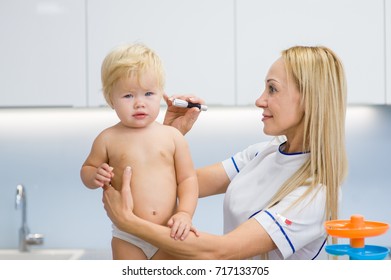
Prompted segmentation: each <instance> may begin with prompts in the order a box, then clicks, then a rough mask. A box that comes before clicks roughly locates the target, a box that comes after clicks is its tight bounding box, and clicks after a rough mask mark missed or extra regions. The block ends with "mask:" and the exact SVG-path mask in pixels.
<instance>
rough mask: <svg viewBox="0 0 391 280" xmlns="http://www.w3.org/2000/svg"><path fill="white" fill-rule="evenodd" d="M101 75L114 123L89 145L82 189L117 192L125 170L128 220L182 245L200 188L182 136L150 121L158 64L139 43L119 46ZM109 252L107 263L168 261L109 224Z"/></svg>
mask: <svg viewBox="0 0 391 280" xmlns="http://www.w3.org/2000/svg"><path fill="white" fill-rule="evenodd" d="M101 72H102V73H101V74H102V85H103V94H104V97H105V99H106V101H107V103H108V105H109V106H110V107H111V108H113V109H114V110H115V112H116V114H117V116H118V118H119V122H118V123H117V124H115V125H114V126H112V127H109V128H107V129H105V130H103V131H102V132H101V133H100V134H99V135H98V136H97V138H96V139H95V141H94V143H93V145H92V148H91V152H90V154H89V155H88V157H87V159H86V161H85V162H84V164H83V166H82V168H81V172H80V174H81V179H82V181H83V183H84V184H85V185H86V186H87V187H88V188H90V189H96V188H99V187H102V186H104V185H106V184H111V185H112V186H113V187H114V188H115V189H117V190H119V189H120V188H121V177H122V176H121V175H122V174H123V171H124V168H125V167H126V166H131V168H132V183H131V191H132V195H133V200H134V213H135V214H136V215H138V216H139V217H141V218H143V219H146V220H149V221H151V222H154V223H157V224H160V225H170V226H171V236H172V237H173V238H178V239H179V238H180V239H184V238H186V236H187V235H188V233H189V231H190V230H191V228H192V216H193V214H194V211H195V208H196V205H197V199H198V182H197V176H196V172H195V169H194V166H193V162H192V159H191V155H190V151H189V147H188V144H187V142H186V140H185V138H184V137H183V135H182V134H181V133H180V132H179V131H178V130H177V129H175V128H173V127H170V126H165V125H162V124H160V123H158V122H156V118H157V116H158V115H159V112H160V102H161V100H162V97H163V94H164V82H165V77H164V70H163V66H162V62H161V60H160V58H159V57H158V55H157V54H156V53H155V52H153V51H152V50H151V49H149V48H148V47H146V46H144V45H142V44H132V45H124V46H120V47H117V48H115V49H114V50H112V51H111V52H110V53H109V54H108V55H107V56H106V58H105V59H104V61H103V64H102V69H101ZM114 173H115V174H117V175H116V176H114ZM111 246H112V253H113V259H151V258H152V257H153V259H170V258H171V256H170V255H168V254H166V253H164V252H162V251H160V250H158V248H156V247H154V246H152V245H151V244H149V243H147V242H145V241H143V240H141V239H139V238H137V237H136V236H132V235H130V234H128V233H125V232H122V231H120V230H119V229H118V228H116V227H115V226H114V225H113V239H112V242H111Z"/></svg>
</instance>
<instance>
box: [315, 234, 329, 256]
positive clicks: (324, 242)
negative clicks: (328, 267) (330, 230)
mask: <svg viewBox="0 0 391 280" xmlns="http://www.w3.org/2000/svg"><path fill="white" fill-rule="evenodd" d="M326 241H327V237H326V238H325V240H324V241H323V243H322V246H320V248H319V251H318V253H316V255H315V257H313V258H312V259H311V260H314V259H316V258H317V257H318V255H319V254H320V252H321V251H322V249H323V246H324V244H326Z"/></svg>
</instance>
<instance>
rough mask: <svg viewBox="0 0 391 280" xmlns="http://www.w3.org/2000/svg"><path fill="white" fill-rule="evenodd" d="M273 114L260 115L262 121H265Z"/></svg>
mask: <svg viewBox="0 0 391 280" xmlns="http://www.w3.org/2000/svg"><path fill="white" fill-rule="evenodd" d="M272 117H273V116H271V115H262V121H263V122H264V121H267V120H268V119H271V118H272Z"/></svg>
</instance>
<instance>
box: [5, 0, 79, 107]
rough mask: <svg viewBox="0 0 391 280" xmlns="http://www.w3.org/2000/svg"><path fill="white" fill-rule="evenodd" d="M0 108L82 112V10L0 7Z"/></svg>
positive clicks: (54, 4) (73, 5) (33, 0)
mask: <svg viewBox="0 0 391 280" xmlns="http://www.w3.org/2000/svg"><path fill="white" fill-rule="evenodd" d="M0 38H1V44H0V61H1V63H0V81H1V91H2V93H1V94H0V107H9V106H12V107H13V106H16V107H19V106H85V105H86V74H85V73H86V63H85V61H86V58H85V4H84V1H80V0H53V1H40V0H29V1H25V0H5V1H4V0H3V1H1V2H0Z"/></svg>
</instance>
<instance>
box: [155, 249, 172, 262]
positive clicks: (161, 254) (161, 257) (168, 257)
mask: <svg viewBox="0 0 391 280" xmlns="http://www.w3.org/2000/svg"><path fill="white" fill-rule="evenodd" d="M177 259H178V258H175V257H174V256H172V255H170V254H168V253H166V252H164V251H162V250H160V249H159V250H158V251H157V252H156V254H155V255H153V257H152V260H177Z"/></svg>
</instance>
